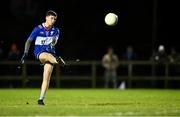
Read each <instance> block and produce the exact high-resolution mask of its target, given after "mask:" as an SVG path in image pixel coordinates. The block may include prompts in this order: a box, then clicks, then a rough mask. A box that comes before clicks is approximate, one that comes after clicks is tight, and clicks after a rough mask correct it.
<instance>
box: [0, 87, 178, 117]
mask: <svg viewBox="0 0 180 117" xmlns="http://www.w3.org/2000/svg"><path fill="white" fill-rule="evenodd" d="M39 93H40V90H39V89H0V115H1V116H6V115H8V116H11V115H13V116H27V115H29V116H37V115H38V116H45V115H46V116H48V115H50V116H52V115H56V116H57V115H58V116H66V115H68V116H80V115H81V116H85V115H90V116H93V115H97V116H100V115H102V116H103V115H105V116H108V115H109V116H128V115H135V116H140V115H143V116H145V115H148V116H154V115H158V116H163V115H166V116H178V115H180V90H155V89H154V90H150V89H147V90H145V89H134V90H118V89H117V90H113V89H111V90H106V89H49V90H48V92H47V95H46V100H45V103H46V105H45V106H39V105H37V99H38V97H39ZM27 102H28V103H29V104H27Z"/></svg>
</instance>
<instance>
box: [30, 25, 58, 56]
mask: <svg viewBox="0 0 180 117" xmlns="http://www.w3.org/2000/svg"><path fill="white" fill-rule="evenodd" d="M59 34H60V31H59V29H58V28H56V27H52V28H51V29H49V30H47V29H46V28H45V27H44V23H43V24H41V25H38V26H36V27H35V28H34V29H33V31H32V32H31V34H30V36H29V38H28V39H29V40H31V41H33V40H34V41H35V45H34V55H35V57H36V58H38V56H39V54H40V53H41V52H49V53H52V54H55V53H56V52H55V45H56V43H57V41H58V38H59Z"/></svg>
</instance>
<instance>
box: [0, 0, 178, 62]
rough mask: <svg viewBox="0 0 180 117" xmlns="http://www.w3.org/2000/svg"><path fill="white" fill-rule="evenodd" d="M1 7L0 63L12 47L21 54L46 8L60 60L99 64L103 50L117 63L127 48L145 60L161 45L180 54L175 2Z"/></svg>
mask: <svg viewBox="0 0 180 117" xmlns="http://www.w3.org/2000/svg"><path fill="white" fill-rule="evenodd" d="M154 2H156V3H154ZM155 4H156V5H157V7H156V5H155ZM1 5H2V6H4V7H1V8H0V9H1V18H0V20H1V33H0V46H1V48H3V50H4V58H6V54H7V52H8V50H9V48H10V45H11V44H12V43H14V42H15V43H17V45H18V48H19V50H20V51H21V52H23V49H24V43H25V41H26V39H27V37H28V36H29V34H30V32H31V31H32V29H33V28H34V27H35V26H36V25H38V24H40V23H42V22H44V16H45V12H46V11H47V10H50V9H52V10H55V11H56V12H57V13H58V20H57V22H56V26H57V27H58V28H60V30H61V36H60V39H59V43H58V44H57V53H58V54H59V55H61V56H63V57H64V58H65V59H70V60H73V59H77V58H78V59H80V60H100V59H101V58H102V56H103V54H105V52H106V48H107V47H108V46H113V47H114V49H115V52H116V53H117V54H118V56H119V57H120V58H121V57H122V55H123V53H124V52H125V49H126V47H127V46H128V45H132V46H133V47H134V50H135V52H136V53H137V56H138V59H140V60H148V59H149V58H150V56H151V54H152V50H153V49H156V48H157V47H158V45H159V44H163V45H165V48H166V51H167V52H169V49H170V47H172V46H174V47H175V48H177V50H178V51H179V52H180V48H179V43H177V41H178V39H179V37H180V36H179V34H178V32H179V21H180V18H179V16H178V15H179V9H180V8H179V6H178V3H177V1H175V0H173V1H168V0H161V1H160V0H7V1H4V3H1ZM156 8H157V9H156ZM153 10H155V11H153ZM109 12H114V13H116V14H117V15H118V17H119V21H118V24H117V25H116V26H113V27H110V26H107V25H106V24H105V23H104V17H105V15H106V14H107V13H109ZM154 13H155V14H154ZM153 31H154V33H153ZM32 47H33V46H32ZM30 51H32V48H31V50H30ZM30 57H33V54H32V56H31V55H30Z"/></svg>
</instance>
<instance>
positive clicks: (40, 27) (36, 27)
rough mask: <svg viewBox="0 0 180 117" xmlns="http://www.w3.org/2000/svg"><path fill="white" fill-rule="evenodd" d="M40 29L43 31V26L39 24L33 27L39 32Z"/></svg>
mask: <svg viewBox="0 0 180 117" xmlns="http://www.w3.org/2000/svg"><path fill="white" fill-rule="evenodd" d="M41 29H43V26H42V25H41V24H39V25H37V26H35V27H34V30H36V31H38V30H41Z"/></svg>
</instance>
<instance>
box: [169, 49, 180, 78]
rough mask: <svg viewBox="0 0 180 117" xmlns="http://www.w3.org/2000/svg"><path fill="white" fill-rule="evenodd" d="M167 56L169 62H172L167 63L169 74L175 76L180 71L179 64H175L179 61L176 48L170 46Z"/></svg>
mask: <svg viewBox="0 0 180 117" xmlns="http://www.w3.org/2000/svg"><path fill="white" fill-rule="evenodd" d="M168 57H169V62H170V63H172V64H170V65H169V75H171V76H172V75H173V76H176V75H178V74H179V73H180V64H176V63H177V62H180V55H179V53H178V52H177V51H176V49H175V48H174V47H172V48H171V50H170V54H169V56H168Z"/></svg>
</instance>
